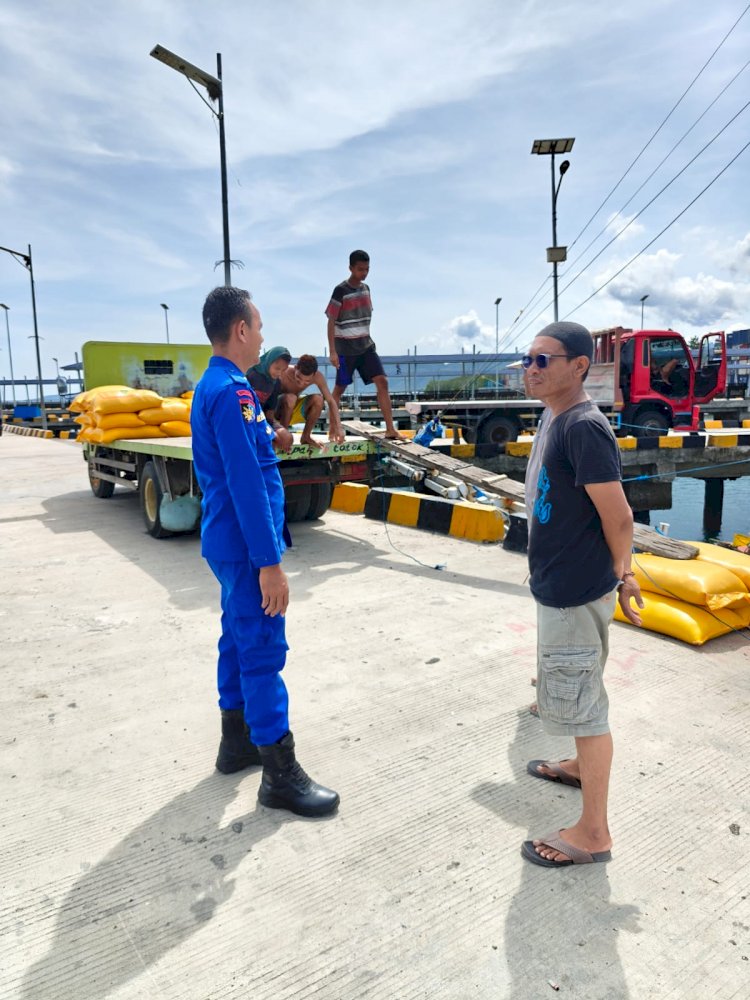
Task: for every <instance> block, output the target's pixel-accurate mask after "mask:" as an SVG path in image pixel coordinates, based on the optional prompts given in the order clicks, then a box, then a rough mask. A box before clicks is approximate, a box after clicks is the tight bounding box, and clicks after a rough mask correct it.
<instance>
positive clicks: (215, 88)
mask: <svg viewBox="0 0 750 1000" xmlns="http://www.w3.org/2000/svg"><path fill="white" fill-rule="evenodd" d="M150 54H151V55H152V56H153V57H154V59H158V60H159V62H163V63H164V64H165V66H169V67H170V69H175V70H177V72H178V73H182V74H183V76H186V77H187V78H188V80H193V81H194V82H195V83H199V84H200V85H201V86H202V87H205V88H206V91H207V93H208V96H209V98H210V100H212V101H217V100H218V102H219V112H218V114H217V113H216V112H215V111H214V109H213V108H212V107H211V106H210V105H209V108H210V110H211V113H212V114H213V115H215V116H216V118H218V120H219V156H220V160H221V218H222V226H223V231H224V260H223V263H224V284H225V285H231V284H232V276H231V274H230V265H231V263H232V261H231V258H230V256H229V196H228V194H227V151H226V142H225V137H224V88H223V86H222V82H221V53H220V52H217V54H216V76H211V74H210V73H206V72H204V71H203V70H202V69H198V67H197V66H193V64H192V63H189V62H187V60H186V59H183V58H182V57H181V56H177V55H175V54H174V52H170V51H169V49H165V48H164V47H163V46H161V45H155V46H154V48H153V49H152V50H151V53H150ZM218 263H220V261H217V264H218Z"/></svg>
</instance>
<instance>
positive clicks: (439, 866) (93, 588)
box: [0, 435, 750, 1000]
mask: <svg viewBox="0 0 750 1000" xmlns="http://www.w3.org/2000/svg"><path fill="white" fill-rule="evenodd" d="M0 470H1V472H2V480H1V482H2V489H1V490H0V504H1V505H2V509H1V510H0V559H1V560H2V573H1V574H0V588H1V590H2V600H1V601H0V630H1V632H0V657H1V658H2V664H3V667H2V675H1V676H2V682H3V702H4V706H3V712H2V737H1V738H2V758H1V761H2V763H1V770H0V782H1V783H2V800H3V803H4V807H3V809H2V812H0V824H1V826H2V839H1V841H0V844H1V847H0V852H1V856H2V862H1V864H2V884H3V895H2V908H1V912H2V917H1V918H0V935H1V936H2V939H1V943H0V954H2V962H1V963H0V966H1V969H0V997H1V998H2V1000H10V998H13V1000H16V998H18V1000H103V998H108V1000H110V998H111V1000H235V998H237V1000H239V998H242V1000H245V998H248V997H252V998H253V1000H292V998H294V1000H307V998H315V1000H359V998H367V1000H417V998H425V1000H427V998H429V1000H470V998H471V1000H475V998H479V1000H484V998H487V1000H489V998H492V1000H503V998H511V1000H539V998H541V1000H543V998H545V997H548V996H554V995H559V996H560V997H569V998H570V997H575V998H581V1000H623V998H632V1000H641V998H664V1000H666V998H672V1000H682V998H708V997H710V998H712V1000H730V998H740V997H743V998H744V997H747V996H748V994H749V993H750V989H749V988H748V984H749V983H750V899H748V897H749V896H750V850H749V847H750V811H749V810H748V804H749V803H750V768H748V760H750V709H749V702H750V698H749V694H750V642H749V641H748V638H749V636H748V633H747V632H745V633H744V634H742V635H740V634H734V635H730V636H726V637H724V638H721V639H716V640H714V641H712V642H710V643H708V644H707V645H706V646H703V647H701V648H693V647H689V646H686V645H684V644H681V643H678V642H676V641H672V640H670V639H666V638H662V637H659V636H656V635H654V634H651V633H647V632H641V631H638V630H636V629H634V628H632V627H628V626H623V625H613V626H612V631H611V647H612V649H611V655H610V660H609V663H608V666H607V676H608V686H609V692H610V701H611V721H612V727H613V733H614V738H615V763H614V772H613V781H612V790H611V810H610V822H611V828H612V833H613V836H614V841H615V843H614V848H613V860H612V862H611V863H610V864H609V865H601V864H598V865H590V866H581V867H577V868H568V869H563V870H560V871H549V870H546V869H543V868H539V867H535V866H532V865H530V864H528V863H527V862H525V861H523V859H522V858H521V856H520V846H521V842H522V841H523V840H524V839H526V838H527V837H528V836H529V835H532V836H533V835H538V834H544V833H548V832H549V831H550V830H553V829H556V828H558V827H563V826H565V825H566V824H569V823H571V822H573V821H574V820H575V819H576V818H577V816H578V808H579V797H580V793H579V792H578V791H577V790H575V789H572V788H568V787H561V786H558V785H554V784H551V783H548V782H542V781H538V780H534V779H533V778H531V777H530V776H527V774H526V762H527V761H528V760H529V759H530V758H533V757H553V758H560V757H564V756H566V755H569V754H570V752H571V749H572V747H571V746H570V744H568V743H567V741H565V740H561V739H558V738H551V737H548V736H545V735H544V734H543V732H542V729H541V724H540V723H539V721H538V720H536V719H535V718H533V717H532V716H531V715H530V714H529V712H528V710H527V706H528V704H529V702H530V701H531V700H532V699H533V695H534V691H533V688H532V687H531V686H530V683H529V682H530V678H531V677H532V675H533V674H534V655H535V613H534V606H533V602H532V600H531V598H530V596H529V593H528V589H527V585H526V583H525V579H526V572H527V570H526V561H525V558H524V557H523V556H519V555H516V554H513V553H509V552H505V551H504V550H503V549H502V548H501V547H500V546H497V545H492V546H488V545H484V546H483V545H478V544H472V543H469V542H465V541H460V540H458V539H454V538H451V537H448V536H445V535H431V534H425V533H420V532H418V531H416V530H413V529H408V528H400V527H398V526H396V525H385V524H383V523H380V522H377V521H371V520H366V519H365V518H363V517H359V516H354V515H345V514H336V513H330V512H329V513H328V514H327V515H326V516H325V518H324V519H323V520H322V521H320V522H317V523H309V524H302V525H293V535H294V541H295V547H294V549H293V550H292V551H291V552H289V553H288V556H287V557H286V559H285V563H286V570H287V573H288V574H289V577H290V583H291V592H292V603H291V606H290V610H289V615H288V633H289V640H290V644H291V654H290V657H289V661H288V664H287V668H286V670H285V677H286V681H287V684H288V686H289V689H290V693H291V704H292V719H293V730H294V733H295V738H296V741H297V748H298V751H299V757H300V760H301V762H302V763H303V765H304V766H305V767H306V768H307V769H308V770H309V771H310V773H311V774H312V775H313V776H314V777H316V778H318V779H319V780H320V781H322V782H324V783H326V784H329V785H330V786H332V787H334V788H336V789H337V790H338V791H339V792H340V794H341V808H340V811H339V813H338V815H336V816H334V817H332V818H330V819H327V820H323V821H314V820H303V819H298V818H295V817H293V816H291V815H290V814H286V813H283V812H278V811H272V810H267V809H264V808H262V807H260V806H259V805H258V804H257V802H256V793H257V787H258V783H259V778H260V775H259V773H258V770H257V769H251V770H248V771H245V772H242V773H240V774H238V775H234V776H223V775H220V774H218V773H217V772H216V771H215V770H214V760H215V756H216V750H217V745H218V735H219V713H218V710H217V708H216V694H215V689H214V673H215V655H216V653H215V646H216V640H217V634H218V626H219V615H218V589H217V585H216V584H215V582H214V579H213V577H212V576H211V574H210V572H209V570H208V569H207V567H206V566H205V564H204V563H203V562H202V560H201V558H200V549H199V540H198V538H197V537H196V536H192V537H180V538H173V539H165V540H163V541H155V540H154V539H152V538H151V537H150V536H148V535H147V534H146V533H145V530H144V528H143V525H142V522H141V516H140V511H139V509H138V501H137V498H136V497H135V496H134V495H131V494H129V493H126V492H125V491H122V490H119V489H118V490H117V491H116V493H115V495H114V497H113V498H111V499H109V500H97V499H95V498H94V497H93V496H92V494H91V492H90V490H89V487H88V481H87V475H86V466H85V463H84V462H83V460H82V458H81V453H80V446H79V445H76V444H75V443H74V442H67V441H58V440H54V441H48V440H41V439H36V438H30V437H19V436H16V435H4V436H3V437H2V439H0ZM443 564H444V566H445V568H444V569H440V570H438V569H435V568H434V567H435V566H437V565H443ZM550 982H551V983H553V984H555V985H557V986H559V990H557V991H556V990H554V989H553V986H551V985H550Z"/></svg>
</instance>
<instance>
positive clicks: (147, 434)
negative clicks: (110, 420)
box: [86, 426, 167, 444]
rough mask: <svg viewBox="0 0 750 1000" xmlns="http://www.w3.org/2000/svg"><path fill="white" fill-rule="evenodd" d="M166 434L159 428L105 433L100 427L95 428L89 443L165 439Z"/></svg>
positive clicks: (115, 429)
mask: <svg viewBox="0 0 750 1000" xmlns="http://www.w3.org/2000/svg"><path fill="white" fill-rule="evenodd" d="M166 436H167V435H166V434H162V432H161V431H160V430H159V428H158V427H146V426H144V427H113V428H112V429H111V430H108V431H103V430H102V429H101V428H100V427H97V428H95V429H94V430H92V431H91V434H90V436H89V437H88V438H86V440H87V441H94V442H95V443H96V444H110V443H111V442H112V441H121V440H123V439H128V438H133V439H134V440H135V439H140V438H163V437H166Z"/></svg>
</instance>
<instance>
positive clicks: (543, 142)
mask: <svg viewBox="0 0 750 1000" xmlns="http://www.w3.org/2000/svg"><path fill="white" fill-rule="evenodd" d="M574 142H575V139H535V140H534V144H533V146H532V147H531V152H532V153H535V154H536V155H537V156H550V157H551V163H550V165H551V167H552V246H551V247H547V263H551V264H552V280H553V294H554V300H555V322H557V318H558V312H557V265H558V264H561V263H563V262H564V261H566V260H567V259H568V248H567V247H559V246H558V245H557V195H558V193H559V191H560V185H561V184H562V179H563V176H564V174H565V173H566V171H567V169H568V167H569V166H570V160H563V162H562V163H561V164H560V180H559V181H558V182H557V187H555V153H569V152H570V151H571V149H572V148H573V143H574Z"/></svg>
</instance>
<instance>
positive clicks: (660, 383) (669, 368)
mask: <svg viewBox="0 0 750 1000" xmlns="http://www.w3.org/2000/svg"><path fill="white" fill-rule="evenodd" d="M678 364H679V361H678V360H677V358H670V359H669V361H666V362H665V363H664V364H660V363H659V360H658V358H656V357H654V355H653V354H652V355H651V385H652V387H653V388H654V389H656V391H657V392H660V393H662V395H666V396H668V395H670V394H671V393H673V392H674V388H675V387H674V386H673V385H672V383H671V382H670V376H671V374H672V372H673V371H674V370H675V368H676V367H677V366H678Z"/></svg>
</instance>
